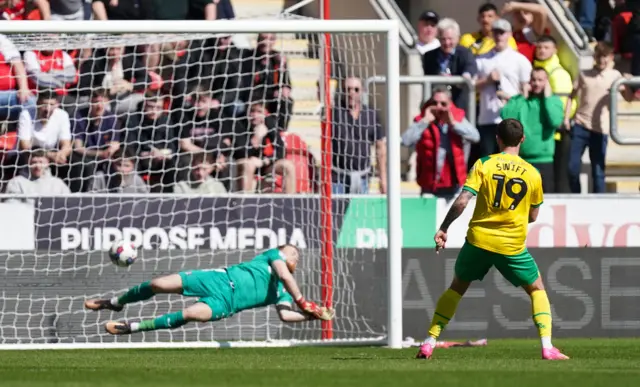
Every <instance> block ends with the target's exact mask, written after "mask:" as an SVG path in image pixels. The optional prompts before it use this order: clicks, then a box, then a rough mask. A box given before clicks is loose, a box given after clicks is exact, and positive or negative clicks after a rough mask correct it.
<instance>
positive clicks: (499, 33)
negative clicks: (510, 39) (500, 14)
mask: <svg viewBox="0 0 640 387" xmlns="http://www.w3.org/2000/svg"><path fill="white" fill-rule="evenodd" d="M492 31H493V33H494V34H496V35H502V34H504V33H505V32H506V31H504V30H492Z"/></svg>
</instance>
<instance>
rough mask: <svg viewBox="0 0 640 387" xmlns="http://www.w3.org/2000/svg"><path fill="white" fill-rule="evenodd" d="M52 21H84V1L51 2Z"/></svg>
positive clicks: (52, 0)
mask: <svg viewBox="0 0 640 387" xmlns="http://www.w3.org/2000/svg"><path fill="white" fill-rule="evenodd" d="M49 5H50V6H51V20H84V0H49Z"/></svg>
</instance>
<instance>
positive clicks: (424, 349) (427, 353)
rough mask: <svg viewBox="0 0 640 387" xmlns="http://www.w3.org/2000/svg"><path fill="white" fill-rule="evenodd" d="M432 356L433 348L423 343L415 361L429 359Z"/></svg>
mask: <svg viewBox="0 0 640 387" xmlns="http://www.w3.org/2000/svg"><path fill="white" fill-rule="evenodd" d="M432 354H433V347H432V346H431V344H429V343H424V344H422V345H421V346H420V349H419V350H418V354H417V355H416V359H431V355H432Z"/></svg>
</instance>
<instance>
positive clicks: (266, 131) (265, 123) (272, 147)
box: [234, 101, 296, 193]
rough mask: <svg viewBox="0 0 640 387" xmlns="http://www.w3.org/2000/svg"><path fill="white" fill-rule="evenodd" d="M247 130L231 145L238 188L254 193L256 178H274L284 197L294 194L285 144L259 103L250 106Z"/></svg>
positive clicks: (293, 173)
mask: <svg viewBox="0 0 640 387" xmlns="http://www.w3.org/2000/svg"><path fill="white" fill-rule="evenodd" d="M248 121H249V125H248V130H247V131H245V133H244V134H238V135H237V138H236V141H235V143H234V148H235V149H236V152H235V158H236V159H237V160H238V169H239V174H240V176H241V177H242V180H241V186H242V190H243V191H244V192H254V191H255V189H254V188H253V187H254V184H255V182H256V175H258V176H259V177H264V176H266V175H270V174H277V175H280V176H282V177H283V179H284V190H285V192H286V193H295V192H296V170H295V167H294V165H293V163H291V161H289V160H287V159H285V144H284V141H283V140H282V137H280V131H279V130H278V128H277V126H276V125H277V124H276V122H275V119H274V118H273V117H270V116H268V112H267V109H266V107H265V106H264V103H263V102H262V101H260V102H257V103H254V104H252V105H251V108H250V110H249V120H248Z"/></svg>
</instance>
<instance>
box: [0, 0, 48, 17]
mask: <svg viewBox="0 0 640 387" xmlns="http://www.w3.org/2000/svg"><path fill="white" fill-rule="evenodd" d="M0 11H1V12H2V19H4V20H49V19H50V18H51V9H50V7H49V2H48V1H47V0H0Z"/></svg>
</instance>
